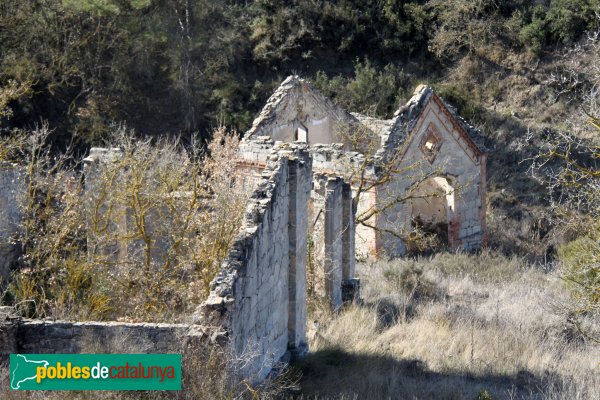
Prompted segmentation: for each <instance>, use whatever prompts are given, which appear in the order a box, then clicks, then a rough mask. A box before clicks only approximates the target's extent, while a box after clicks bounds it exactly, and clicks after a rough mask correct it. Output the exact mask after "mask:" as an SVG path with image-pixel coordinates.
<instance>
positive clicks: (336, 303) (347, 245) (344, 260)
mask: <svg viewBox="0 0 600 400" xmlns="http://www.w3.org/2000/svg"><path fill="white" fill-rule="evenodd" d="M313 184H314V189H313V191H312V193H311V200H312V207H311V211H310V217H309V218H310V220H311V221H312V224H313V229H312V242H313V249H312V259H313V260H312V261H313V269H314V270H313V271H312V274H310V275H311V278H312V280H313V282H311V284H312V286H313V290H314V291H315V294H316V295H318V296H319V297H324V298H326V299H327V301H328V302H329V303H330V304H331V306H332V307H333V309H338V308H339V307H340V306H341V305H342V300H343V296H342V287H343V286H344V284H347V283H348V282H349V281H350V280H352V279H353V278H354V266H355V254H354V214H353V211H352V190H351V188H350V185H349V184H348V183H346V182H344V181H343V179H342V178H340V177H335V176H333V177H332V176H329V175H326V174H314V175H313Z"/></svg>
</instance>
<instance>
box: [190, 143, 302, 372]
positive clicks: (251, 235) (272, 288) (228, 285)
mask: <svg viewBox="0 0 600 400" xmlns="http://www.w3.org/2000/svg"><path fill="white" fill-rule="evenodd" d="M268 159H269V160H268V162H267V164H266V167H265V169H264V170H263V172H262V175H261V180H260V182H258V184H257V187H256V189H255V190H254V192H253V195H252V197H251V200H250V203H249V204H248V207H247V209H246V214H245V217H244V222H243V225H242V227H241V230H240V234H239V236H238V238H237V239H236V241H235V242H234V244H233V245H232V247H231V250H230V252H229V256H228V257H227V259H226V260H225V261H224V262H223V265H222V266H221V269H220V271H219V273H218V275H217V277H216V278H215V279H214V280H213V282H212V283H211V293H210V295H209V298H208V299H207V301H206V302H205V303H204V304H203V305H202V307H201V310H200V311H201V315H202V321H203V323H207V324H210V325H212V326H219V327H222V328H223V329H224V332H226V335H227V336H228V337H229V340H230V343H231V348H232V350H233V352H234V354H235V355H236V357H238V358H239V359H241V360H243V363H244V364H245V371H244V375H246V376H249V377H251V379H253V380H256V381H260V380H262V379H263V378H264V377H265V376H266V374H267V373H268V372H269V371H270V370H271V369H272V368H273V367H274V366H275V365H276V364H277V363H278V362H279V361H280V360H281V359H282V358H284V357H285V356H286V355H287V354H290V353H291V354H292V355H294V354H295V355H301V354H302V353H304V352H305V351H306V333H305V324H306V246H307V244H306V221H307V203H308V197H309V193H310V188H311V180H312V168H311V159H310V157H309V155H308V153H307V152H306V151H305V150H303V149H292V148H290V149H288V150H281V151H279V152H276V151H273V152H272V153H271V154H270V155H269V157H268ZM289 352H290V353H289Z"/></svg>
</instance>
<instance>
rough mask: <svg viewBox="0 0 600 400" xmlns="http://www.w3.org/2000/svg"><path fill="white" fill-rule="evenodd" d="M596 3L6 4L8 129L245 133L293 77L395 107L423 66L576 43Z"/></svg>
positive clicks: (352, 102) (95, 137)
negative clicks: (494, 51) (220, 128)
mask: <svg viewBox="0 0 600 400" xmlns="http://www.w3.org/2000/svg"><path fill="white" fill-rule="evenodd" d="M594 11H597V5H595V1H594V0H550V1H545V2H544V1H542V2H530V1H524V0H510V1H502V2H497V1H493V0H472V1H467V0H449V1H439V0H429V1H425V0H383V1H377V2H374V1H366V0H340V1H335V2H329V1H323V0H302V1H300V0H286V1H274V0H257V1H239V0H166V1H157V0H36V1H33V0H31V1H18V0H0V54H2V57H1V59H0V87H2V88H3V89H2V92H1V93H2V94H3V96H2V97H3V100H2V101H3V102H4V105H7V106H8V108H9V109H10V110H11V111H10V113H8V112H7V113H6V114H5V115H4V113H3V115H2V118H3V119H2V122H1V123H2V128H3V129H4V130H5V131H6V129H7V128H15V127H31V126H32V125H34V124H36V123H39V122H40V121H42V120H45V121H48V123H49V125H50V127H51V128H52V129H54V131H53V135H52V138H51V140H52V141H53V142H54V143H57V144H59V145H65V144H67V143H70V142H75V143H76V144H77V145H79V146H82V147H83V148H85V147H87V146H89V145H91V144H94V143H98V142H101V141H103V140H104V139H106V137H107V135H108V132H110V131H112V130H113V129H111V125H113V124H120V123H123V122H125V123H126V124H127V125H128V126H129V127H131V128H134V129H135V130H136V131H137V132H138V133H140V134H144V135H162V134H178V133H183V134H185V135H190V134H191V133H192V132H200V133H201V134H202V135H205V136H207V135H208V132H210V131H211V128H212V127H214V126H217V125H221V124H225V125H229V126H233V127H235V128H237V129H238V130H240V131H243V130H244V129H246V128H247V127H248V126H249V124H250V122H251V119H252V116H253V115H254V114H255V113H256V111H257V110H258V108H259V107H260V105H261V104H262V103H263V102H264V100H265V99H266V97H267V96H268V95H269V93H270V92H271V91H272V89H273V87H274V86H275V85H277V84H278V82H280V80H281V79H282V78H283V77H284V76H285V75H287V74H289V73H293V72H296V73H301V74H303V75H305V76H309V77H312V78H315V80H316V81H317V82H318V86H319V87H321V88H322V89H323V90H325V91H326V92H328V94H330V95H333V96H334V97H336V99H338V101H340V102H341V103H343V104H344V105H346V106H348V107H350V108H354V109H357V110H360V111H363V112H368V111H370V112H373V113H376V114H379V115H389V113H390V112H391V111H392V110H393V109H394V108H395V107H396V106H397V103H398V100H399V98H400V97H402V96H403V95H404V93H402V90H406V89H408V88H407V86H410V85H409V83H411V82H410V81H411V79H412V80H414V79H417V78H419V77H420V76H423V75H424V74H425V71H426V73H427V74H435V73H436V71H439V70H440V69H442V68H444V67H445V66H447V65H448V63H449V62H452V60H454V59H456V58H457V57H461V56H462V55H464V54H467V53H471V54H475V55H477V56H479V57H488V56H489V54H488V53H489V52H487V51H486V49H488V48H489V47H490V46H492V47H493V46H494V45H498V46H501V47H503V48H506V47H509V48H511V49H513V50H514V49H516V50H517V51H523V50H531V51H533V52H536V53H539V52H540V51H542V50H543V49H545V48H549V47H552V46H554V45H555V44H557V43H564V42H569V41H573V40H575V39H577V37H578V36H579V35H581V33H582V32H584V31H585V30H586V29H588V28H590V27H591V25H592V23H593V20H594V18H593V17H594ZM405 65H412V70H411V71H409V72H406V71H404V69H403V68H404V66H405ZM411 74H412V75H411ZM411 76H412V78H411ZM7 88H8V89H7ZM11 88H12V89H11ZM16 88H18V90H16ZM9 94H10V96H8V95H9ZM4 105H3V106H2V109H6V107H4Z"/></svg>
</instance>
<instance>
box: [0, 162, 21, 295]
mask: <svg viewBox="0 0 600 400" xmlns="http://www.w3.org/2000/svg"><path fill="white" fill-rule="evenodd" d="M26 176H27V175H26V171H25V169H24V168H23V167H20V166H17V165H15V164H11V163H6V162H1V163H0V288H2V287H3V285H4V284H5V283H6V282H7V281H8V278H9V277H10V273H11V269H12V267H13V265H14V263H15V262H16V260H17V258H18V256H19V247H18V245H17V244H16V243H15V242H14V239H15V236H16V235H17V234H18V233H20V232H21V230H22V225H23V212H24V205H25V201H26V196H27V178H26Z"/></svg>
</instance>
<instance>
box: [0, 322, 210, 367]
mask: <svg viewBox="0 0 600 400" xmlns="http://www.w3.org/2000/svg"><path fill="white" fill-rule="evenodd" d="M209 338H210V334H209V331H208V330H207V329H205V328H203V327H200V326H197V325H192V326H190V325H183V324H154V323H121V322H68V321H40V320H20V319H19V320H13V321H11V322H8V321H5V322H0V363H1V362H6V361H8V356H9V355H10V354H11V353H24V354H36V353H40V354H70V353H183V352H185V351H186V349H190V348H196V349H197V348H198V346H207V345H208V344H209Z"/></svg>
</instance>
